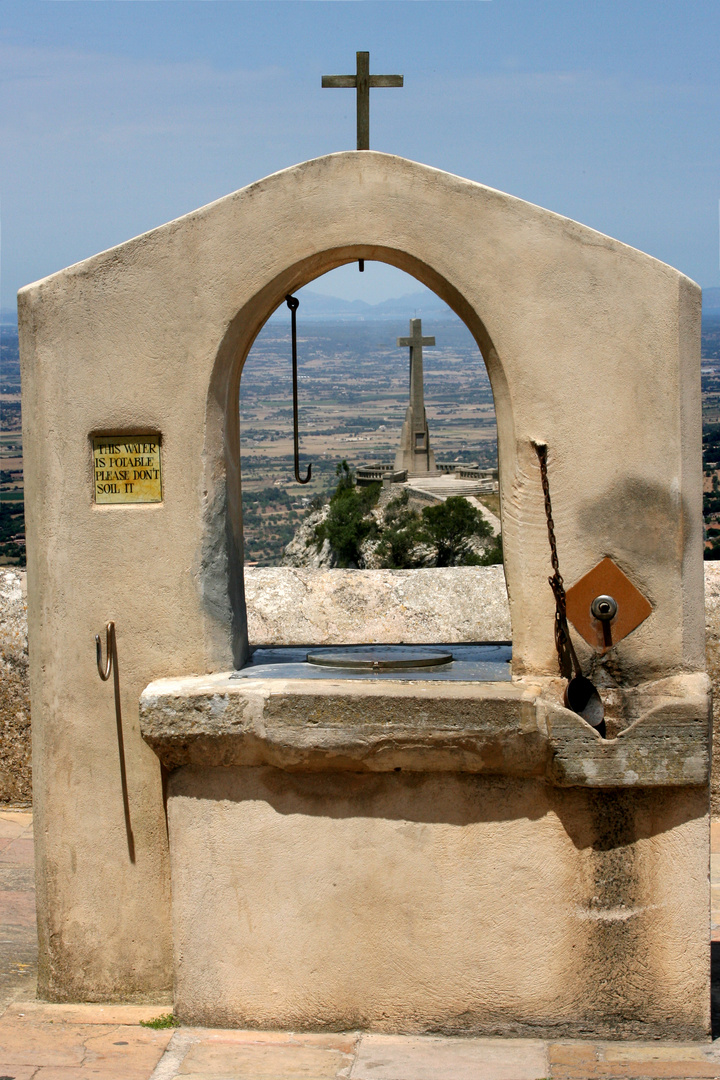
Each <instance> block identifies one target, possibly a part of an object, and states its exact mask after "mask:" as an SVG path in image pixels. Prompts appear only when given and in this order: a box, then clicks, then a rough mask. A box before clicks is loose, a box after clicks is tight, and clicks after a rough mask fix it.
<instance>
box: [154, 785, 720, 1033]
mask: <svg viewBox="0 0 720 1080" xmlns="http://www.w3.org/2000/svg"><path fill="white" fill-rule="evenodd" d="M668 794H669V793H668V790H667V789H665V790H664V791H642V790H640V789H637V788H636V789H633V790H627V791H624V790H623V791H617V790H615V791H609V792H608V791H597V792H595V791H587V790H582V789H559V788H552V787H550V786H548V785H546V784H544V783H543V782H542V781H535V780H520V779H518V778H515V777H492V776H482V775H470V774H467V773H464V774H463V773H450V774H437V773H407V772H405V771H403V772H401V773H395V772H392V773H382V774H377V773H375V774H357V773H342V774H338V773H327V772H323V773H290V772H287V771H282V770H279V769H273V768H232V767H231V768H206V767H194V766H187V767H184V768H181V769H178V770H177V771H175V772H174V773H173V774H172V776H171V778H170V786H169V795H170V799H169V827H170V837H171V852H172V875H173V896H174V903H173V920H174V940H175V962H176V990H175V1008H176V1011H177V1012H178V1014H179V1015H180V1016H181V1018H182V1019H183V1020H184V1021H185V1022H187V1023H197V1024H221V1025H224V1024H226V1025H239V1026H243V1027H258V1028H268V1027H279V1028H299V1029H303V1028H305V1029H307V1028H322V1027H330V1028H334V1029H336V1030H347V1029H352V1028H370V1029H374V1030H380V1031H383V1030H384V1031H416V1032H419V1031H436V1032H438V1031H439V1032H453V1033H455V1032H456V1033H481V1032H485V1033H492V1034H496V1033H502V1034H506V1035H512V1034H518V1035H519V1034H523V1035H528V1034H531V1033H536V1034H538V1035H540V1034H553V1035H556V1036H560V1035H579V1034H581V1033H582V1034H587V1033H590V1032H592V1033H593V1034H598V1035H602V1036H605V1037H609V1038H612V1037H617V1036H619V1035H628V1034H629V1033H631V1032H632V1033H634V1034H635V1035H643V1036H649V1035H656V1036H660V1037H662V1038H673V1037H683V1038H702V1037H705V1036H706V1035H707V1031H708V1023H709V994H708V992H707V987H708V970H709V950H708V944H707V942H708V912H707V901H706V893H707V856H706V844H707V841H706V831H707V818H706V809H707V807H706V797H705V795H704V793H703V791H702V789H685V790H681V791H676V792H675V793H674V794H673V797H672V798H668Z"/></svg>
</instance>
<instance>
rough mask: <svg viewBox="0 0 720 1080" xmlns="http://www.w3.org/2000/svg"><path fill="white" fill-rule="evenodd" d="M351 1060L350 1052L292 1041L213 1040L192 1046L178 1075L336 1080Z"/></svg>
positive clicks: (243, 1079) (248, 1079)
mask: <svg viewBox="0 0 720 1080" xmlns="http://www.w3.org/2000/svg"><path fill="white" fill-rule="evenodd" d="M351 1061H352V1058H351V1057H350V1055H349V1054H343V1053H340V1052H339V1051H338V1050H334V1049H330V1048H328V1049H323V1048H322V1047H319V1046H300V1045H297V1044H294V1043H278V1042H276V1043H271V1042H266V1043H257V1042H256V1043H243V1042H241V1041H239V1040H235V1039H233V1040H230V1039H225V1040H222V1039H217V1038H216V1039H212V1040H203V1041H202V1042H199V1043H195V1045H194V1046H192V1047H191V1049H190V1050H189V1052H188V1054H187V1055H186V1057H185V1059H184V1060H183V1063H182V1065H181V1066H180V1069H179V1072H178V1076H181V1077H185V1076H188V1077H193V1078H195V1080H197V1077H198V1076H199V1075H202V1076H212V1077H214V1078H217V1080H220V1078H222V1080H225V1078H227V1077H232V1080H335V1077H336V1076H337V1075H338V1073H339V1072H340V1070H341V1069H343V1068H347V1067H348V1066H349V1065H350V1063H351Z"/></svg>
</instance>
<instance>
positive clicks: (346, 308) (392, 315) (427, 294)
mask: <svg viewBox="0 0 720 1080" xmlns="http://www.w3.org/2000/svg"><path fill="white" fill-rule="evenodd" d="M297 295H298V299H299V301H300V311H302V313H303V315H306V316H310V317H311V318H315V319H368V320H372V319H397V318H399V317H404V318H407V319H413V318H418V317H425V316H430V315H432V316H435V317H438V316H442V315H447V316H452V312H451V310H450V308H449V307H448V306H447V304H446V303H444V301H442V300H441V299H440V297H439V296H436V295H435V293H433V292H431V291H430V290H429V289H423V290H418V291H417V292H411V293H406V294H405V295H404V296H394V297H392V298H391V299H390V300H381V301H380V303H379V304H368V303H367V302H366V301H365V300H342V299H341V298H340V297H339V296H326V295H325V294H324V293H318V292H313V291H312V290H311V289H299V290H298V294H297ZM286 310H287V309H286V307H285V305H284V304H283V305H282V306H281V307H280V308H279V309H278V310H277V311H276V313H275V317H277V316H278V315H282V314H284V313H285V312H286ZM703 315H708V316H711V317H713V318H715V317H720V288H711V289H703ZM452 317H454V316H452ZM0 323H4V324H5V325H15V324H16V323H17V312H16V311H15V309H14V308H3V309H2V310H0Z"/></svg>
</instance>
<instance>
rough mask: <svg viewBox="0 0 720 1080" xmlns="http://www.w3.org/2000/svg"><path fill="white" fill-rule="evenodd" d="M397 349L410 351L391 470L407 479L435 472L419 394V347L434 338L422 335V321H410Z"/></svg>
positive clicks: (421, 368)
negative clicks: (406, 400) (405, 400)
mask: <svg viewBox="0 0 720 1080" xmlns="http://www.w3.org/2000/svg"><path fill="white" fill-rule="evenodd" d="M397 343H398V346H400V347H401V348H404V347H409V348H410V402H409V404H408V407H407V412H406V413H405V422H404V423H403V426H402V432H401V433H400V446H399V448H398V451H397V453H396V455H395V469H396V470H399V469H407V471H408V476H424V475H425V474H427V473H434V472H437V467H436V465H435V455H434V453H433V452H432V450H431V449H430V433H429V431H428V424H427V417H426V416H425V398H424V394H423V355H422V351H423V345H434V344H435V338H434V337H423V336H422V319H411V320H410V337H399V338H398V339H397Z"/></svg>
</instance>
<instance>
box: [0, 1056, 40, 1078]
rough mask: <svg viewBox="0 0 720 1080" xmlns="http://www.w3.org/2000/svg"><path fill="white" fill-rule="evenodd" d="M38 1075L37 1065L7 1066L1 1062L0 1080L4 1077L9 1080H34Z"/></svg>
mask: <svg viewBox="0 0 720 1080" xmlns="http://www.w3.org/2000/svg"><path fill="white" fill-rule="evenodd" d="M37 1074H38V1073H37V1067H36V1066H35V1065H5V1064H4V1063H3V1062H2V1061H0V1080H3V1077H7V1078H8V1080H34V1077H36V1076H37Z"/></svg>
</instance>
